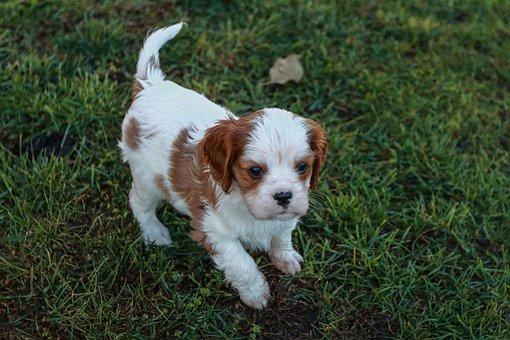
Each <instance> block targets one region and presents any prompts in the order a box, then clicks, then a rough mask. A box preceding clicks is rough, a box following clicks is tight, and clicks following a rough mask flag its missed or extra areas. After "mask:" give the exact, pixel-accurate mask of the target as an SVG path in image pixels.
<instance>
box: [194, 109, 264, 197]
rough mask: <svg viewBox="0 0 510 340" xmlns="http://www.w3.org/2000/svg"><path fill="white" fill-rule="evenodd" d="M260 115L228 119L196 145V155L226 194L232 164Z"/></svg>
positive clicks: (255, 113)
mask: <svg viewBox="0 0 510 340" xmlns="http://www.w3.org/2000/svg"><path fill="white" fill-rule="evenodd" d="M261 114H262V111H255V112H253V113H251V114H250V115H248V116H244V117H241V118H239V119H234V118H229V119H224V120H222V121H220V122H219V123H218V124H216V125H215V126H213V127H211V128H209V129H208V130H207V132H206V133H205V136H204V138H203V139H202V140H201V141H200V143H199V145H198V154H199V156H200V157H201V158H202V162H203V163H204V164H207V165H209V170H210V172H211V176H212V178H213V179H214V180H215V181H216V182H218V184H219V185H220V186H221V188H222V189H223V191H225V192H228V191H229V190H230V186H231V185H232V180H233V178H234V162H235V161H236V160H237V158H238V157H239V156H240V154H241V152H242V150H243V148H244V145H245V144H246V142H247V140H248V137H249V134H250V132H251V130H252V127H253V121H254V120H255V119H256V118H257V117H258V116H260V115H261Z"/></svg>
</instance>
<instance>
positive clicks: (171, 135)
mask: <svg viewBox="0 0 510 340" xmlns="http://www.w3.org/2000/svg"><path fill="white" fill-rule="evenodd" d="M181 28H182V23H179V24H176V25H173V26H170V27H166V28H162V29H159V30H157V31H155V32H153V33H152V34H150V35H149V36H148V37H147V39H146V40H145V43H144V45H143V48H142V50H141V51H140V56H139V59H138V64H137V69H136V75H135V77H136V80H135V83H134V85H133V102H132V104H131V107H130V108H129V111H128V113H127V114H126V116H125V118H124V122H123V124H122V141H121V142H120V143H119V146H120V149H121V151H122V155H123V157H124V160H125V161H127V162H128V163H129V166H130V168H131V173H132V177H133V183H132V186H131V192H130V195H129V202H130V206H131V210H132V211H133V214H134V216H135V217H136V219H137V220H138V222H139V224H140V228H141V230H142V233H143V237H144V240H145V242H146V243H147V244H155V245H162V246H168V245H170V244H171V242H172V241H171V239H170V234H169V232H168V230H167V229H166V228H165V227H164V226H163V224H161V222H160V221H159V220H158V218H157V217H156V206H157V205H158V203H159V202H160V201H162V200H163V199H164V200H167V201H169V202H170V203H171V204H172V205H173V207H174V208H175V209H176V210H177V211H179V212H180V213H182V214H185V215H188V216H190V217H191V233H190V234H191V237H192V239H193V240H195V241H197V242H198V243H199V244H201V245H202V246H203V247H205V249H206V250H207V251H208V252H209V253H210V255H211V257H212V259H213V261H214V263H215V264H216V266H217V267H218V268H219V269H221V270H222V271H223V272H224V273H225V277H226V279H227V281H228V282H229V283H230V284H231V285H232V286H233V287H234V288H235V289H236V290H237V291H238V292H239V295H240V297H241V300H242V301H243V302H244V303H246V304H247V305H248V306H251V307H254V308H258V309H262V308H264V307H265V306H266V305H267V302H268V299H269V287H268V284H267V282H266V280H265V279H264V276H263V275H262V273H261V272H260V271H259V270H258V268H257V265H256V264H255V261H254V260H253V258H252V257H251V256H250V255H249V254H248V253H247V252H246V249H249V250H263V251H265V252H267V253H268V254H269V258H270V259H271V262H272V263H273V264H274V265H275V266H276V267H277V268H278V269H279V270H281V271H282V272H284V273H285V274H290V275H292V274H295V273H297V272H299V271H300V270H301V264H300V263H301V262H302V261H303V258H302V257H301V255H299V254H298V253H297V252H296V251H295V250H294V248H293V246H292V231H293V230H294V229H295V228H296V225H297V223H298V219H299V217H300V216H303V215H304V214H305V213H306V212H307V210H308V191H309V189H313V188H315V187H316V185H317V179H318V175H319V170H320V168H321V166H322V164H323V163H324V157H325V154H326V148H327V138H326V133H325V132H324V130H323V129H322V128H321V127H320V125H319V124H317V123H316V122H314V121H312V120H310V119H306V118H302V117H300V116H298V115H296V114H293V113H291V112H288V111H285V110H282V109H275V108H269V109H262V110H258V111H255V112H253V113H251V114H249V115H248V116H245V117H236V116H235V115H234V114H232V113H231V112H229V111H228V110H227V109H225V108H223V107H221V106H219V105H216V104H214V103H213V102H211V101H210V100H208V99H207V98H205V97H204V96H202V95H200V94H198V93H196V92H194V91H191V90H188V89H185V88H183V87H181V86H179V85H177V84H175V83H173V82H171V81H168V80H165V77H164V74H163V72H162V70H161V69H160V66H159V56H158V50H159V49H160V48H161V47H162V46H163V45H164V44H165V43H166V42H167V41H168V40H170V39H172V38H173V37H175V36H176V35H177V34H178V33H179V31H180V30H181Z"/></svg>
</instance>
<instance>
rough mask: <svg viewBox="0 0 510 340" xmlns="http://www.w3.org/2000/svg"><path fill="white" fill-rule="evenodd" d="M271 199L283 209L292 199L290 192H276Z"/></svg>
mask: <svg viewBox="0 0 510 340" xmlns="http://www.w3.org/2000/svg"><path fill="white" fill-rule="evenodd" d="M273 198H274V199H275V200H276V204H278V205H281V206H283V207H284V208H285V207H286V206H287V205H289V201H290V199H291V198H292V192H290V191H286V192H283V191H282V192H278V193H276V194H274V195H273Z"/></svg>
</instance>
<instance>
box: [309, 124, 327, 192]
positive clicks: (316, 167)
mask: <svg viewBox="0 0 510 340" xmlns="http://www.w3.org/2000/svg"><path fill="white" fill-rule="evenodd" d="M306 123H307V124H308V128H309V129H310V130H309V132H308V138H309V143H310V148H311V149H312V151H313V152H314V153H315V159H314V162H313V168H312V177H311V178H310V188H311V189H312V190H315V189H316V188H317V180H318V179H319V171H320V169H321V168H322V165H323V164H324V160H325V158H326V151H327V149H328V137H327V134H326V131H324V129H323V128H322V127H321V126H320V125H319V124H318V123H316V122H314V121H313V120H311V119H307V120H306Z"/></svg>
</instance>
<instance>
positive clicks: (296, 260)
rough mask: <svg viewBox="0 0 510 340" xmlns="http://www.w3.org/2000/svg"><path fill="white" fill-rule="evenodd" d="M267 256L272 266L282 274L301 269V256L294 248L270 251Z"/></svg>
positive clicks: (290, 273) (296, 271)
mask: <svg viewBox="0 0 510 340" xmlns="http://www.w3.org/2000/svg"><path fill="white" fill-rule="evenodd" d="M269 258H270V259H271V262H272V263H273V264H274V266H275V267H276V268H278V269H279V270H280V271H281V272H283V273H284V274H288V275H294V274H296V273H299V272H300V271H301V262H303V257H302V256H301V255H299V253H298V252H297V251H295V250H294V249H292V250H290V251H289V250H281V251H277V252H274V253H271V254H269Z"/></svg>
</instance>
